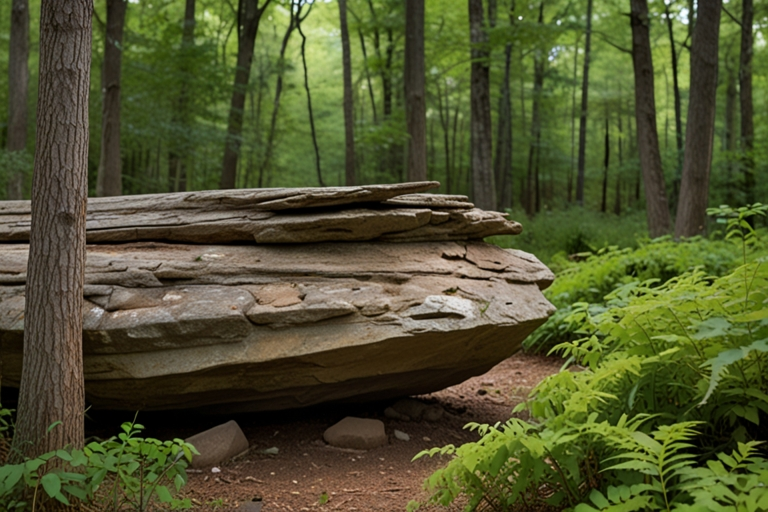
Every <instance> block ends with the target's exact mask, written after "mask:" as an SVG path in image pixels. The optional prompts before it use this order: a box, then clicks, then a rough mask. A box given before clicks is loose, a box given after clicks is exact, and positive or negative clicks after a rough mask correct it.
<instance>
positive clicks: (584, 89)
mask: <svg viewBox="0 0 768 512" xmlns="http://www.w3.org/2000/svg"><path fill="white" fill-rule="evenodd" d="M586 36H587V41H586V43H585V45H584V71H583V74H582V77H581V80H582V82H581V84H582V85H581V113H580V115H579V164H578V168H577V175H576V202H577V203H578V204H579V206H584V171H585V168H586V149H587V101H588V99H589V51H590V44H591V42H592V0H587V30H586Z"/></svg>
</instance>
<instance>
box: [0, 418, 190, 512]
mask: <svg viewBox="0 0 768 512" xmlns="http://www.w3.org/2000/svg"><path fill="white" fill-rule="evenodd" d="M121 428H122V430H123V431H122V432H121V433H120V434H119V435H118V436H117V437H116V438H115V437H113V438H110V439H107V440H106V441H102V442H91V443H89V444H87V445H86V446H85V448H83V449H82V450H57V451H55V452H50V453H46V454H44V455H41V456H40V457H38V458H35V459H29V460H26V461H24V462H22V463H20V464H6V465H4V466H0V506H2V507H4V508H2V510H9V511H32V512H35V511H37V510H41V504H42V503H43V502H45V501H46V500H50V499H53V500H56V501H58V502H61V503H63V504H65V505H70V504H71V503H73V502H76V501H80V502H85V503H90V504H93V505H95V506H98V507H99V509H100V510H105V511H113V512H117V511H123V510H133V511H140V512H143V511H149V510H155V504H156V503H161V504H164V505H165V506H167V507H170V508H171V509H184V508H191V503H190V500H189V499H178V498H176V497H175V496H176V495H178V493H179V491H180V489H181V487H182V486H184V485H185V484H186V482H187V474H186V471H185V469H186V467H187V463H188V462H189V461H191V460H192V455H193V454H197V450H195V448H194V446H192V445H191V444H189V443H186V442H184V441H183V440H181V439H174V440H173V441H159V440H157V439H151V438H141V437H138V434H139V433H140V432H141V431H142V430H143V429H144V427H143V425H140V424H138V423H136V422H135V421H133V422H128V423H124V424H123V425H122V427H121ZM53 459H59V460H60V461H63V462H64V467H65V468H66V469H55V470H50V471H49V470H47V463H48V462H49V461H51V460H53Z"/></svg>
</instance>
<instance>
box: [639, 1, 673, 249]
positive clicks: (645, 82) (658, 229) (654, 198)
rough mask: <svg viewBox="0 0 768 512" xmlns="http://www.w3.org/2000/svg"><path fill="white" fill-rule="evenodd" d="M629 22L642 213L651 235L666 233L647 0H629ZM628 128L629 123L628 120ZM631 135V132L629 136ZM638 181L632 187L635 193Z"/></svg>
mask: <svg viewBox="0 0 768 512" xmlns="http://www.w3.org/2000/svg"><path fill="white" fill-rule="evenodd" d="M630 7H631V15H630V23H631V25H632V64H633V66H634V70H635V119H636V122H637V150H638V153H639V156H640V167H641V169H642V175H643V183H644V184H645V204H646V215H647V217H648V232H649V233H650V235H651V238H657V237H660V236H662V235H665V234H667V233H669V230H670V227H671V220H670V216H669V204H668V203H667V193H666V191H665V187H664V173H663V171H662V168H661V155H660V153H659V136H658V132H657V131H656V98H655V94H654V88H653V58H652V54H651V40H650V20H649V18H648V2H647V0H630ZM629 128H630V130H631V129H632V125H631V123H630V127H629ZM630 137H631V135H630ZM639 183H640V182H639V180H638V181H637V185H636V188H635V196H636V198H637V197H638V195H639V190H640V185H639Z"/></svg>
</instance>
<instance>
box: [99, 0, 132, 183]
mask: <svg viewBox="0 0 768 512" xmlns="http://www.w3.org/2000/svg"><path fill="white" fill-rule="evenodd" d="M127 6H128V2H127V1H126V0H107V31H106V35H105V37H104V64H103V66H104V67H103V69H102V86H101V87H102V103H101V156H100V158H99V170H98V174H97V177H96V195H97V196H99V197H104V196H119V195H122V193H123V177H122V171H121V169H120V163H121V162H120V74H121V64H122V60H123V27H124V26H125V10H126V7H127Z"/></svg>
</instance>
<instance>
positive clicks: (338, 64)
mask: <svg viewBox="0 0 768 512" xmlns="http://www.w3.org/2000/svg"><path fill="white" fill-rule="evenodd" d="M19 3H20V0H3V1H2V2H0V5H2V8H1V9H0V76H6V77H8V76H9V73H10V72H11V71H10V70H9V65H10V61H11V56H10V53H11V47H12V44H11V40H12V38H11V37H10V33H11V16H9V13H11V6H12V5H13V6H15V5H16V4H19ZM108 3H119V2H118V0H110V2H107V1H97V2H95V4H94V8H95V11H94V14H95V15H94V23H93V45H92V48H93V50H92V52H93V55H92V57H93V58H92V70H91V71H92V72H91V86H90V91H91V94H90V110H89V112H90V151H89V161H88V164H89V187H90V193H91V195H95V194H96V192H97V190H96V189H97V181H98V180H97V174H98V169H99V165H100V158H101V155H102V149H103V148H102V145H103V144H104V142H103V140H105V139H103V136H102V115H103V112H104V111H105V110H104V108H103V103H104V101H105V98H106V95H107V91H108V90H109V88H110V87H112V85H110V84H106V83H105V82H104V81H105V78H104V77H105V76H106V75H105V73H106V69H107V68H108V66H107V64H108V63H109V62H107V61H105V43H106V42H107V41H109V37H108V35H107V33H108V25H109V20H108V17H109V15H108V12H107V4H108ZM345 3H346V10H345V12H346V14H347V16H346V18H347V23H348V35H349V46H350V52H351V53H350V57H351V78H352V100H353V115H354V148H355V162H354V165H355V167H354V173H355V182H356V183H358V184H370V183H391V182H396V181H405V180H406V179H407V177H408V174H407V169H406V167H407V146H408V140H409V135H408V129H407V126H406V105H405V103H406V102H405V94H404V66H405V60H406V59H405V55H406V34H405V27H406V10H405V9H406V7H405V4H406V2H401V1H395V0H346V2H345ZM470 3H473V2H470ZM475 3H476V2H475ZM480 3H481V4H482V8H483V19H482V27H483V28H482V30H483V33H484V39H483V40H482V41H481V42H480V43H477V42H476V43H474V44H472V43H471V42H470V28H469V27H470V20H469V10H468V8H467V2H459V1H456V0H426V1H425V8H424V12H425V21H424V76H425V93H426V94H425V95H426V98H425V99H426V153H427V174H428V179H434V180H438V181H440V182H441V183H442V186H441V190H440V192H443V193H452V194H456V193H458V194H467V195H470V196H472V172H473V171H472V165H473V164H472V161H473V160H472V150H473V144H471V136H470V132H471V113H470V108H471V98H470V85H471V82H472V71H471V68H472V65H473V57H472V55H475V57H474V62H477V61H478V59H482V63H481V64H482V65H484V66H486V67H487V68H488V70H489V76H490V84H489V91H490V113H491V126H492V130H491V134H492V135H491V137H492V145H491V147H492V151H493V168H494V173H495V176H496V194H497V207H498V208H499V209H502V208H514V209H524V210H526V211H527V212H528V213H529V214H534V213H536V212H539V211H544V210H555V209H562V208H565V207H567V206H568V205H571V204H575V203H578V202H580V201H578V194H577V193H578V190H577V188H578V187H577V185H578V180H577V178H578V169H577V164H578V162H579V157H578V146H579V142H580V137H579V125H580V115H581V111H582V105H583V104H586V105H587V108H586V111H585V112H586V117H585V134H584V139H585V150H584V158H583V160H584V195H583V205H584V207H585V208H587V209H591V210H602V211H606V212H613V213H616V214H622V213H625V212H627V211H630V210H637V209H642V208H644V207H645V199H644V196H643V193H642V191H641V190H642V187H643V183H642V178H641V172H640V160H639V155H638V144H637V125H636V121H635V82H634V78H633V76H634V75H633V60H632V28H631V26H630V16H629V12H630V2H628V1H618V0H606V1H600V2H594V5H592V2H591V1H589V2H588V1H587V0H578V1H574V0H569V1H564V0H547V1H541V2H522V1H520V0H490V1H488V0H486V1H485V2H480ZM190 4H191V7H192V10H191V13H192V16H191V18H190ZM250 4H254V5H256V6H257V7H258V9H261V11H260V12H259V13H258V14H259V16H260V18H259V19H258V30H257V33H256V39H255V47H254V51H253V58H252V59H253V60H252V65H251V68H250V73H249V76H248V79H247V81H246V83H245V85H242V84H240V85H235V87H236V88H237V87H242V92H243V93H244V98H245V101H244V106H243V107H242V110H240V111H239V113H240V114H241V116H242V133H241V135H240V136H238V138H237V139H236V142H237V144H236V145H235V146H233V147H234V149H235V150H236V151H237V153H238V158H237V161H236V181H235V186H237V187H295V186H319V185H320V184H321V183H322V184H323V185H344V184H345V123H344V112H343V108H342V107H343V103H344V99H343V98H344V86H343V79H342V78H343V77H342V75H343V73H342V71H343V70H342V67H343V66H342V42H341V38H340V34H341V29H340V23H339V3H338V2H331V1H315V2H309V1H305V0H272V1H265V0H262V1H261V2H253V0H248V1H241V2H240V3H238V2H236V1H233V0H186V2H185V1H182V0H176V1H171V0H149V1H147V0H129V1H128V2H127V3H125V4H124V7H125V14H124V15H125V20H124V29H123V36H122V41H120V42H119V43H114V44H113V47H115V48H117V49H118V50H119V54H120V56H121V59H122V74H121V77H120V82H119V88H120V112H121V114H120V115H121V119H120V123H119V124H120V131H119V142H120V144H119V158H120V163H121V164H120V167H121V168H122V178H121V185H122V187H121V189H122V193H123V194H140V193H154V192H167V191H175V190H201V189H212V188H218V187H219V186H220V183H221V179H222V158H223V154H224V149H225V146H227V147H229V142H228V141H229V139H228V135H227V133H228V121H229V123H230V124H229V126H230V127H231V119H230V118H231V112H232V108H233V107H232V105H234V99H233V100H232V101H233V102H232V103H230V98H232V97H233V94H232V93H233V76H234V75H235V71H236V68H238V65H237V56H238V37H239V34H240V35H242V34H241V33H242V32H243V31H244V30H245V28H246V27H245V25H244V24H243V23H240V24H238V23H237V19H238V14H240V15H241V20H242V19H243V17H242V16H243V15H245V14H247V13H245V11H243V9H245V8H246V7H248V5H250ZM588 4H589V5H588ZM747 5H748V6H749V8H750V9H753V11H754V12H753V21H752V31H751V32H752V34H753V42H752V52H753V54H752V60H751V73H752V79H751V82H752V88H753V93H752V97H753V101H752V106H751V110H752V115H753V116H754V121H753V124H754V135H753V139H752V144H751V146H752V148H753V149H750V148H748V147H746V146H745V140H744V137H743V136H742V128H741V126H742V125H741V120H742V117H743V112H744V110H743V108H744V106H743V105H742V104H741V103H740V97H739V95H740V88H741V87H743V85H742V84H741V83H740V78H741V76H742V74H743V70H742V69H740V55H741V52H742V51H743V50H742V46H743V43H742V32H743V30H742V29H743V26H742V20H743V19H744V17H743V9H744V7H745V6H747ZM588 8H589V9H588ZM238 9H241V11H242V12H240V11H238ZM299 9H300V10H299ZM588 10H591V16H590V17H589V20H590V21H591V26H590V30H589V35H590V37H591V46H590V49H589V70H588V73H589V74H588V79H587V80H584V75H585V70H586V67H585V66H584V60H585V55H586V54H587V49H586V47H585V40H586V36H587V33H588V32H587V26H588V19H587V18H588V16H587V13H588ZM39 11H40V5H39V0H29V17H30V20H29V41H30V52H29V59H28V67H29V72H30V79H29V84H28V94H27V100H26V106H27V116H28V126H29V128H28V129H27V132H26V140H25V146H24V150H23V151H21V152H18V151H15V152H9V151H6V150H5V149H4V150H3V152H2V157H1V158H0V165H1V166H2V169H3V172H2V173H0V176H2V177H1V178H0V179H1V180H3V181H4V183H2V184H0V185H3V186H2V187H0V198H2V199H8V198H10V197H9V195H8V194H9V192H8V191H9V188H8V186H7V182H8V181H9V179H10V176H11V174H12V171H14V170H16V169H22V170H23V171H24V174H25V176H24V179H23V182H22V183H23V185H22V188H21V191H22V196H23V197H29V193H30V187H31V179H30V175H31V168H32V155H33V154H34V141H35V134H34V122H33V120H34V115H35V108H36V100H37V96H36V94H35V91H36V89H37V67H38V51H37V50H38V41H39V15H40V12H39ZM697 13H698V10H697V6H696V5H695V4H694V2H693V1H683V0H675V1H671V0H667V1H660V0H651V1H650V2H648V22H649V24H648V26H649V28H650V42H651V52H652V60H653V70H654V72H653V77H654V84H655V85H654V91H653V92H654V93H655V106H656V125H657V132H658V140H659V147H660V155H661V162H662V169H663V173H664V180H665V190H666V194H667V196H668V201H669V207H670V209H671V210H672V212H673V214H674V211H675V206H676V203H677V193H678V190H679V186H680V178H681V171H682V167H683V156H684V155H683V152H684V149H683V143H682V141H684V140H685V136H686V133H685V131H686V129H687V128H686V118H687V113H688V105H689V91H690V85H691V84H690V72H691V47H692V27H693V26H695V22H696V15H697ZM185 20H186V21H185ZM767 26H768V8H767V4H766V3H765V2H764V1H763V0H758V1H757V2H755V5H752V2H751V1H748V2H744V3H742V1H740V0H739V1H736V0H729V1H724V2H723V4H722V15H721V16H720V19H719V32H720V33H719V46H718V48H719V49H718V52H719V57H718V66H717V93H716V94H717V99H716V108H715V125H714V134H713V137H714V144H713V159H712V169H711V182H710V187H709V198H708V202H709V203H710V204H722V203H728V204H733V205H737V204H744V203H746V202H753V201H754V200H755V199H756V198H757V199H759V198H761V197H765V192H766V185H765V180H764V179H761V177H764V176H765V173H766V168H767V167H768V164H767V163H766V162H767V161H768V158H766V157H767V156H768V155H767V154H766V153H767V152H768V150H767V149H766V148H768V144H766V142H768V130H767V129H766V126H767V125H768V123H766V121H768V119H767V118H768V104H767V103H766V102H767V99H768V95H767V94H766V89H768V83H767V82H766V80H767V78H768V58H766V53H767V50H766V34H765V31H766V27H767ZM106 46H108V45H106ZM480 46H482V50H483V51H482V52H475V53H474V54H473V53H472V50H473V49H478V48H479V47H480ZM302 49H303V51H304V54H303V55H302ZM478 55H480V57H478ZM304 64H306V68H305V67H304ZM240 68H242V66H240ZM305 70H306V75H305ZM11 77H12V75H11ZM676 84H677V94H676V87H675V85H676ZM585 87H588V90H587V97H586V103H583V101H584V100H583V99H582V91H583V90H584V88H585ZM308 93H309V94H310V98H311V102H310V101H308V99H310V98H308ZM676 96H677V97H678V98H679V99H677V107H676ZM9 104H13V102H12V100H11V99H10V98H9V88H8V87H0V122H2V125H0V127H1V128H2V131H1V133H0V146H2V148H6V147H8V144H9V139H10V137H12V136H13V133H14V130H13V127H12V126H9V122H10V121H9V115H10V114H9ZM310 105H311V109H312V114H313V116H312V119H311V121H310V112H309V106H310ZM312 125H314V128H315V139H316V148H317V151H315V149H314V148H315V142H314V141H313V133H312ZM230 138H231V137H230Z"/></svg>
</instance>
